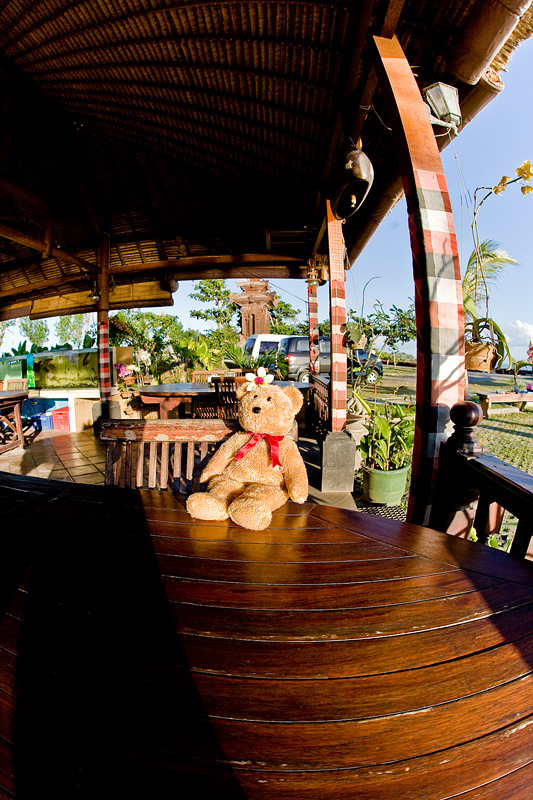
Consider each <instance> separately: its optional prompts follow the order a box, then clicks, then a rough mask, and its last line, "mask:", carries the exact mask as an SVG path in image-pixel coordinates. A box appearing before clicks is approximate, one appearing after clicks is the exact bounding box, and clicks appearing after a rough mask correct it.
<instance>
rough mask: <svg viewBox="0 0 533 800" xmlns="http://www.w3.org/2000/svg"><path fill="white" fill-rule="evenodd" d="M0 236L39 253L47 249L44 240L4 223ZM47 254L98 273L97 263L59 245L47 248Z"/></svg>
mask: <svg viewBox="0 0 533 800" xmlns="http://www.w3.org/2000/svg"><path fill="white" fill-rule="evenodd" d="M0 236H1V237H3V238H4V239H9V240H10V241H11V242H17V243H18V244H22V245H24V247H29V248H30V249H31V250H37V251H38V252H40V253H46V252H47V249H48V248H47V243H46V242H45V241H41V240H40V239H36V238H35V237H33V236H28V235H27V234H25V233H20V231H15V230H13V228H8V227H7V226H6V225H0ZM49 254H50V255H51V256H52V257H53V258H57V259H58V260H59V261H66V262H67V264H75V265H76V266H77V267H80V269H84V270H87V271H88V272H90V273H94V274H98V272H99V271H100V270H99V267H98V265H97V264H92V263H91V262H90V261H86V260H85V259H84V258H79V257H78V256H75V255H73V254H72V253H69V252H67V251H66V250H62V249H61V248H59V247H52V248H51V249H50V250H49Z"/></svg>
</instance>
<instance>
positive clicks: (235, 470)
mask: <svg viewBox="0 0 533 800" xmlns="http://www.w3.org/2000/svg"><path fill="white" fill-rule="evenodd" d="M246 379H247V380H246V382H244V383H241V384H239V385H238V387H237V391H236V394H237V398H238V400H239V411H238V417H239V422H240V424H241V426H242V428H243V430H242V431H239V432H237V433H234V434H233V435H232V436H231V437H230V438H229V439H227V440H226V441H225V442H224V443H223V444H222V445H221V446H220V447H219V449H218V450H217V451H216V453H215V454H214V456H213V457H212V458H211V460H210V461H209V462H208V464H207V465H206V467H205V469H204V470H203V472H202V474H201V476H200V482H201V483H205V482H206V481H208V484H207V491H205V492H195V493H194V494H191V495H190V497H189V498H188V500H187V511H188V512H189V514H190V515H191V517H194V518H196V519H206V520H225V519H228V518H230V519H231V520H233V522H235V523H236V524H237V525H241V526H242V527H243V528H249V529H251V530H257V531H260V530H263V529H264V528H267V527H268V525H269V524H270V522H271V521H272V511H274V510H275V509H277V508H279V507H280V506H282V505H283V504H284V503H285V502H286V501H287V499H288V498H289V497H290V498H291V500H293V501H295V502H296V503H304V502H305V501H306V500H307V494H308V489H309V484H308V480H307V471H306V468H305V464H304V462H303V459H302V456H301V455H300V451H299V450H298V447H297V445H296V442H295V441H294V440H293V439H292V438H291V437H290V436H289V435H288V434H289V432H290V430H291V427H292V424H293V422H294V418H295V416H296V414H297V413H298V411H299V410H300V408H301V407H302V403H303V397H302V394H301V392H300V391H299V390H298V389H297V388H296V387H295V386H286V387H284V388H281V387H279V386H271V385H270V383H271V381H272V379H273V375H269V374H267V373H266V370H265V369H264V368H263V367H260V368H259V369H258V370H257V374H252V373H248V374H247V375H246Z"/></svg>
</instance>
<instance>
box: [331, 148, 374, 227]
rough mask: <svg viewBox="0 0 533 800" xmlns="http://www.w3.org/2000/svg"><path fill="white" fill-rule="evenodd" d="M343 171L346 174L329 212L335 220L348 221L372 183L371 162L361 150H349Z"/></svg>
mask: <svg viewBox="0 0 533 800" xmlns="http://www.w3.org/2000/svg"><path fill="white" fill-rule="evenodd" d="M344 169H345V170H346V174H345V175H343V176H342V178H341V180H340V182H339V186H338V188H337V190H336V191H335V192H334V193H333V196H332V198H331V210H332V212H333V214H334V215H335V218H336V219H348V217H351V216H352V214H355V212H356V211H357V209H358V208H360V206H361V204H362V203H363V200H364V199H365V197H366V196H367V194H368V192H369V191H370V187H371V186H372V183H373V181H374V168H373V166H372V162H371V161H370V159H369V158H368V156H367V155H365V153H363V151H362V150H359V149H357V148H354V149H353V150H350V152H349V153H348V154H347V156H346V163H345V165H344Z"/></svg>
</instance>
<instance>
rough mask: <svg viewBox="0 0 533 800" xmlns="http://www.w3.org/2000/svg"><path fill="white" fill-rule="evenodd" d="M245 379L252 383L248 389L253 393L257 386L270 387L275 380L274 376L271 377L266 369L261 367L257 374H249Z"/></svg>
mask: <svg viewBox="0 0 533 800" xmlns="http://www.w3.org/2000/svg"><path fill="white" fill-rule="evenodd" d="M244 377H245V378H246V380H247V381H250V383H249V384H248V386H247V387H246V391H247V392H251V391H252V390H253V389H254V388H255V387H256V386H268V384H269V383H271V382H272V381H273V380H274V376H273V375H270V374H269V373H268V372H267V371H266V369H265V368H264V367H259V368H258V370H257V374H255V373H253V372H247V373H246V375H245V376H244Z"/></svg>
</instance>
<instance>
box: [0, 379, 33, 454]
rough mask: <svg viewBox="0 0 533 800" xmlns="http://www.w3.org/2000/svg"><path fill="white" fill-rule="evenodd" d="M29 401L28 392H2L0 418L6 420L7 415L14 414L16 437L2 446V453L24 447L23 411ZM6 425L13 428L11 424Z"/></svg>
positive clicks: (0, 447)
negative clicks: (25, 403)
mask: <svg viewBox="0 0 533 800" xmlns="http://www.w3.org/2000/svg"><path fill="white" fill-rule="evenodd" d="M27 399H28V392H22V391H20V390H12V391H6V392H0V418H1V417H4V419H5V415H6V414H8V413H11V412H14V413H13V416H14V422H15V425H14V430H13V433H14V434H15V436H14V437H13V439H10V440H9V442H7V443H6V444H0V453H5V452H7V451H8V450H13V449H14V448H15V447H24V436H23V433H22V416H21V409H22V404H23V402H24V401H25V400H27ZM6 424H8V425H9V427H10V428H11V427H12V424H10V422H6Z"/></svg>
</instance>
